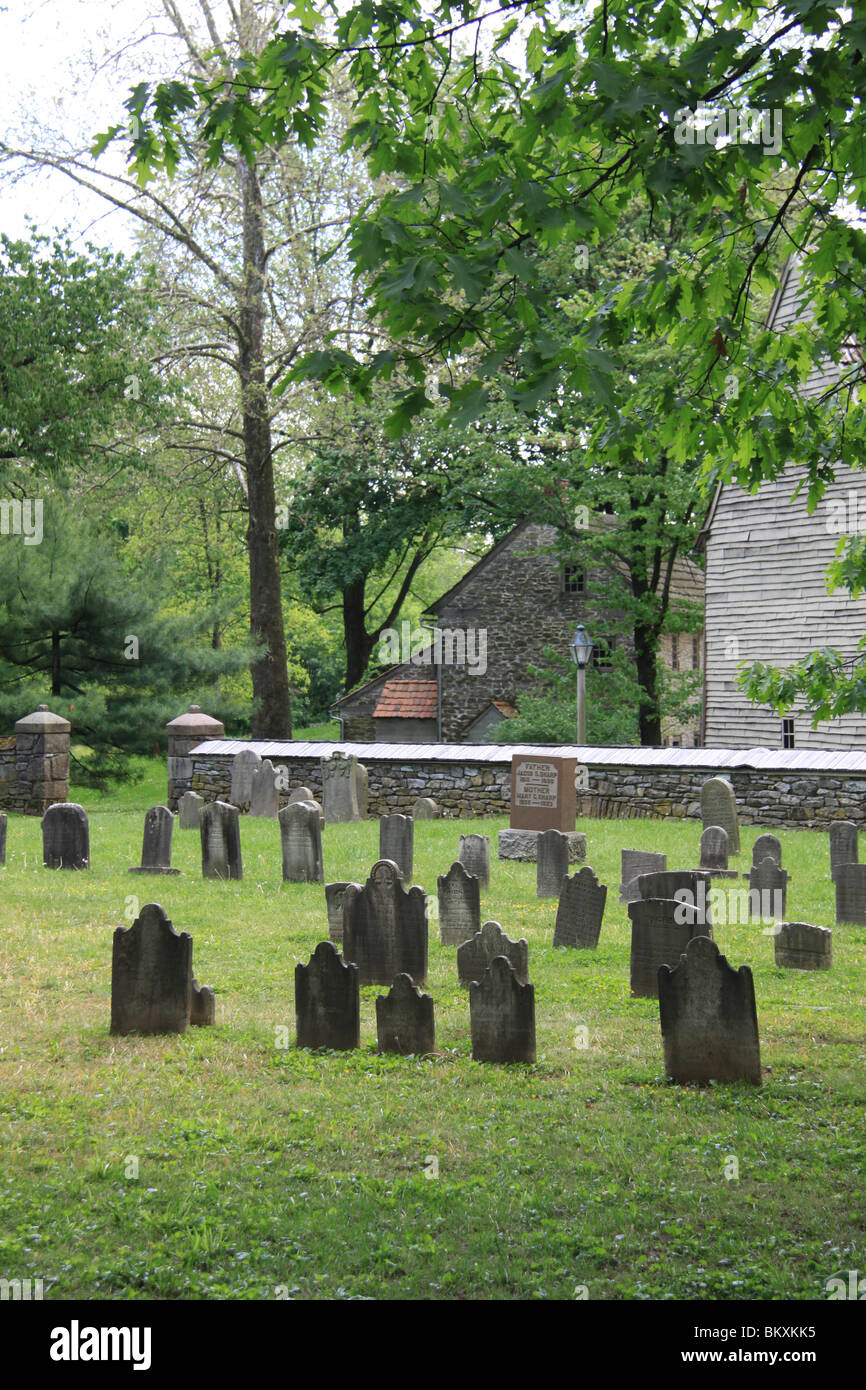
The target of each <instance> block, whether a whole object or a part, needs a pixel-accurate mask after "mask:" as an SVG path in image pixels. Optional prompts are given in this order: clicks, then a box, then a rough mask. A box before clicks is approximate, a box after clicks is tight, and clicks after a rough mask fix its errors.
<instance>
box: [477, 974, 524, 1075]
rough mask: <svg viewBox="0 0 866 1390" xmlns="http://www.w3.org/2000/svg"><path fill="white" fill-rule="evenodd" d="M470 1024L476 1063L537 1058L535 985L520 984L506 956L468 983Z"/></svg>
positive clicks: (522, 1060) (521, 1060)
mask: <svg viewBox="0 0 866 1390" xmlns="http://www.w3.org/2000/svg"><path fill="white" fill-rule="evenodd" d="M469 1026H470V1029H471V1032H472V1056H473V1059H474V1060H475V1061H476V1062H529V1063H532V1062H534V1061H535V988H534V986H533V985H530V984H521V982H520V980H519V979H518V978H517V975H516V974H515V972H514V970H513V969H512V967H511V966H510V964H509V963H508V961H507V960H506V959H505V957H504V956H495V957H494V958H493V960H492V961H491V962H490V964H489V965H488V967H487V969H486V970H485V971H484V974H483V975H482V977H481V979H480V980H473V981H472V982H471V984H470V985H469Z"/></svg>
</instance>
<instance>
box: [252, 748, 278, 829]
mask: <svg viewBox="0 0 866 1390" xmlns="http://www.w3.org/2000/svg"><path fill="white" fill-rule="evenodd" d="M279 809H280V792H279V788H278V786H277V774H276V772H275V771H274V765H273V763H272V762H271V760H270V758H265V759H264V760H263V761H262V762H261V763H260V764H259V766H258V767H256V768H254V769H253V775H252V777H251V778H250V815H251V816H266V817H267V818H268V819H269V820H273V819H274V817H275V816H276V814H277V811H278V810H279Z"/></svg>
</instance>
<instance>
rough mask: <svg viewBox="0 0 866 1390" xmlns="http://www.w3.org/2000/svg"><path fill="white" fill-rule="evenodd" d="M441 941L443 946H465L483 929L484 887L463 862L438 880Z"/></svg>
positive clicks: (455, 865)
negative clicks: (482, 892) (482, 889)
mask: <svg viewBox="0 0 866 1390" xmlns="http://www.w3.org/2000/svg"><path fill="white" fill-rule="evenodd" d="M437 887H438V890H439V940H440V941H441V943H442V945H443V946H462V945H463V942H464V941H469V940H470V938H471V937H473V936H474V935H475V933H476V932H479V931H480V930H481V886H480V884H479V882H478V879H477V878H476V877H475V875H474V874H470V873H469V872H468V871H467V870H466V869H465V868H464V867H463V865H462V864H461V863H459V861H455V863H453V864H452V865H451V868H450V869H449V870H448V872H447V874H440V875H439V877H438V879H437Z"/></svg>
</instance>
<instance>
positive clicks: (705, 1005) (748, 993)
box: [658, 936, 761, 1086]
mask: <svg viewBox="0 0 866 1390" xmlns="http://www.w3.org/2000/svg"><path fill="white" fill-rule="evenodd" d="M658 998H659V1017H660V1019H661V1029H662V1040H663V1042H664V1052H665V1071H666V1072H667V1075H668V1076H670V1077H672V1078H673V1080H674V1081H676V1082H677V1083H678V1084H680V1085H685V1084H687V1083H688V1082H690V1081H697V1082H701V1083H703V1084H707V1083H708V1082H710V1081H750V1082H752V1084H753V1085H755V1086H760V1084H761V1051H760V1045H759V1042H758V1015H757V1011H756V1009H755V986H754V982H753V980H752V972H751V970H750V969H749V967H748V965H741V966H740V968H739V970H734V969H733V967H732V966H730V965H728V962H727V959H726V958H725V957H724V956H723V955H722V954H721V952H720V951H719V948H718V946H717V945H716V943H715V942H714V941H712V940H710V938H709V937H707V936H696V937H694V938H693V940H691V941H690V942H689V943H688V945H687V947H686V949H685V952H684V953H683V955H682V957H681V959H680V960H678V961H677V962H676V963H675V964H673V965H668V964H665V965H661V966H660V967H659V972H658Z"/></svg>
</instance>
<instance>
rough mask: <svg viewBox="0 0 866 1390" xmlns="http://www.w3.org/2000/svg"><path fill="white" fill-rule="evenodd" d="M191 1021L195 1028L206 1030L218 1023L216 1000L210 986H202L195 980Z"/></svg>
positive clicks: (191, 997) (191, 1002)
mask: <svg viewBox="0 0 866 1390" xmlns="http://www.w3.org/2000/svg"><path fill="white" fill-rule="evenodd" d="M189 1021H190V1023H191V1024H192V1026H193V1027H194V1028H205V1027H207V1025H208V1024H210V1023H215V1022H216V998H215V996H214V992H213V990H212V989H211V987H210V985H200V984H199V982H198V980H196V979H195V978H193V982H192V995H191V996H190V1009H189Z"/></svg>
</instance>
